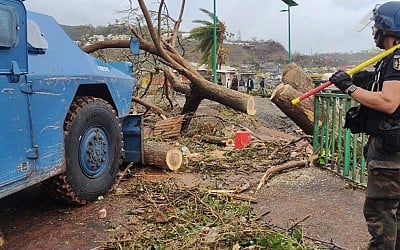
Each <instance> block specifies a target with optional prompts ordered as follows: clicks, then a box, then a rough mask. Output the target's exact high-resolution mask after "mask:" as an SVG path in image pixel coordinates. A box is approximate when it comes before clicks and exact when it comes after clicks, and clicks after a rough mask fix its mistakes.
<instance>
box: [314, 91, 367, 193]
mask: <svg viewBox="0 0 400 250" xmlns="http://www.w3.org/2000/svg"><path fill="white" fill-rule="evenodd" d="M356 105H357V103H356V102H355V101H354V100H353V99H352V98H351V97H350V96H348V95H346V94H338V93H333V92H329V90H328V91H324V92H321V93H318V94H316V95H315V97H314V134H313V150H314V153H318V155H319V164H320V165H322V166H325V167H327V168H329V169H331V170H332V171H335V172H336V173H338V174H339V175H341V176H342V177H344V178H347V179H350V180H352V181H354V182H356V183H357V184H360V185H364V186H366V182H367V181H366V174H367V172H368V171H366V164H365V159H364V156H363V146H364V144H365V143H366V135H365V134H356V135H353V134H351V133H350V130H349V129H344V128H343V126H344V121H345V115H346V111H347V110H348V109H349V108H350V107H352V106H356Z"/></svg>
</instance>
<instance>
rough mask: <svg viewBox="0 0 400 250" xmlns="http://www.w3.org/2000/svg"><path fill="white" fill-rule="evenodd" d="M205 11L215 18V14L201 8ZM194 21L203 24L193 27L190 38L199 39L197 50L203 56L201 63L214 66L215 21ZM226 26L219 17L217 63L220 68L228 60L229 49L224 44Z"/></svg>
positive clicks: (212, 18)
mask: <svg viewBox="0 0 400 250" xmlns="http://www.w3.org/2000/svg"><path fill="white" fill-rule="evenodd" d="M200 10H201V11H202V12H203V13H205V14H207V15H208V16H209V17H210V18H211V20H214V14H213V13H212V12H210V11H208V10H206V9H200ZM193 22H194V23H198V24H201V25H202V26H200V27H196V28H193V29H192V30H191V31H190V36H189V38H192V39H195V40H196V41H197V45H196V48H195V49H194V51H195V52H197V51H200V52H201V54H202V56H201V59H200V63H202V64H203V63H204V64H207V65H208V68H210V69H211V68H212V65H213V46H214V42H213V41H214V40H213V38H214V23H213V22H209V21H205V20H194V21H193ZM226 35H227V33H226V26H225V23H223V22H221V21H220V20H219V19H218V18H217V64H218V66H219V68H220V67H221V65H222V64H224V63H225V62H226V56H227V50H226V48H225V47H224V46H223V42H224V40H225V38H226Z"/></svg>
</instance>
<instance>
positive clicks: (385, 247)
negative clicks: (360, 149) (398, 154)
mask: <svg viewBox="0 0 400 250" xmlns="http://www.w3.org/2000/svg"><path fill="white" fill-rule="evenodd" d="M399 203H400V170H399V169H370V170H369V171H368V187H367V194H366V199H365V203H364V217H365V219H366V222H367V225H368V231H369V233H370V234H371V236H372V238H371V241H370V243H369V247H368V249H382V250H392V249H393V250H394V249H398V250H400V222H398V220H399V219H400V208H399Z"/></svg>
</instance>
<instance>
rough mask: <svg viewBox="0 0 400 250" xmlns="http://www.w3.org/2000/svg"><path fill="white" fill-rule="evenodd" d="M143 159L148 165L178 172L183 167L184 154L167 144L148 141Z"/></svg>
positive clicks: (144, 148)
mask: <svg viewBox="0 0 400 250" xmlns="http://www.w3.org/2000/svg"><path fill="white" fill-rule="evenodd" d="M143 159H144V163H145V164H147V165H151V166H155V167H160V168H162V169H166V170H172V171H176V170H178V169H179V168H180V167H181V166H182V162H183V156H182V152H181V151H180V150H179V149H177V148H175V147H171V146H170V145H168V144H167V143H165V142H154V141H146V142H144V146H143Z"/></svg>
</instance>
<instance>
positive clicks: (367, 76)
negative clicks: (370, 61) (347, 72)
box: [352, 70, 374, 89]
mask: <svg viewBox="0 0 400 250" xmlns="http://www.w3.org/2000/svg"><path fill="white" fill-rule="evenodd" d="M373 77H374V72H372V71H366V70H363V71H360V72H357V73H355V74H354V75H353V77H352V79H353V84H354V85H356V86H357V87H361V88H363V89H367V88H368V85H369V83H370V82H371V81H372V79H373Z"/></svg>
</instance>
